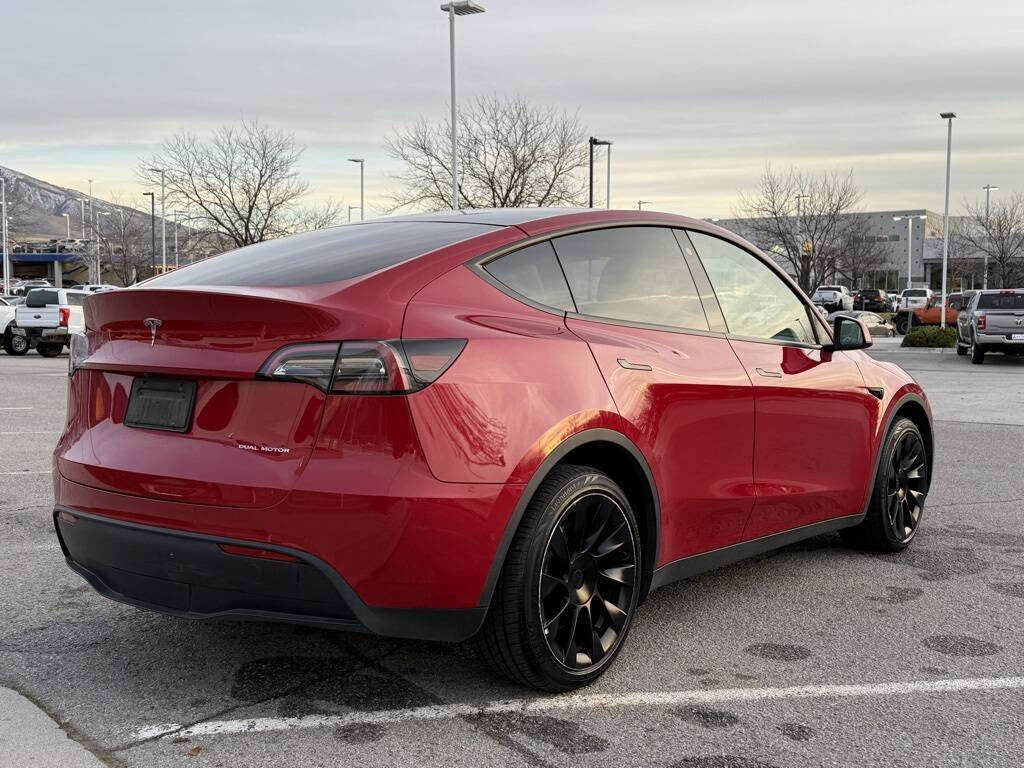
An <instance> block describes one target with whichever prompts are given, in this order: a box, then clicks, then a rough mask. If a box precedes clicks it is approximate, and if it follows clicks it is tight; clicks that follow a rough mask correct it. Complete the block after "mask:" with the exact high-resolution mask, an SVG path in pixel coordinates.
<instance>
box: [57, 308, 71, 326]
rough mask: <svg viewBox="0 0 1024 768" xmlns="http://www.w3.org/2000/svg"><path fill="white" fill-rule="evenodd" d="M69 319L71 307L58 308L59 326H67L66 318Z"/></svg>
mask: <svg viewBox="0 0 1024 768" xmlns="http://www.w3.org/2000/svg"><path fill="white" fill-rule="evenodd" d="M70 319H71V309H70V308H69V307H61V308H60V327H61V328H67V327H68V320H70Z"/></svg>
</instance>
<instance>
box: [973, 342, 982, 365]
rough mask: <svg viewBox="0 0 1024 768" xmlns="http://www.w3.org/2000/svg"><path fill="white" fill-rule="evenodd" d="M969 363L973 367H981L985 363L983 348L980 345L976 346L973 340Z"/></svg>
mask: <svg viewBox="0 0 1024 768" xmlns="http://www.w3.org/2000/svg"><path fill="white" fill-rule="evenodd" d="M970 353H971V362H972V363H974V364H975V365H981V364H982V363H984V362H985V348H984V347H982V346H981V345H980V344H976V343H975V342H974V340H973V339H972V340H971V348H970Z"/></svg>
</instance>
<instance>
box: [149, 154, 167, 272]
mask: <svg viewBox="0 0 1024 768" xmlns="http://www.w3.org/2000/svg"><path fill="white" fill-rule="evenodd" d="M149 170H150V171H152V172H153V173H159V174H160V259H161V269H162V270H163V271H164V272H166V271H167V187H166V185H165V184H164V174H165V173H166V171H165V170H164V169H163V168H150V169H149Z"/></svg>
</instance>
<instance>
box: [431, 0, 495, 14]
mask: <svg viewBox="0 0 1024 768" xmlns="http://www.w3.org/2000/svg"><path fill="white" fill-rule="evenodd" d="M441 10H442V11H444V12H445V13H451V12H454V13H455V15H456V16H471V15H472V14H474V13H483V12H484V11H486V10H487V9H486V8H484V7H483V6H482V5H480V3H474V2H473V0H457V2H454V3H445V4H444V5H442V6H441Z"/></svg>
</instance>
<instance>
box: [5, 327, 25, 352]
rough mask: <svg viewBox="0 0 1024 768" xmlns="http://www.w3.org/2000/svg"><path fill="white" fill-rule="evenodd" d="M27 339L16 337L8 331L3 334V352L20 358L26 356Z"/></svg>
mask: <svg viewBox="0 0 1024 768" xmlns="http://www.w3.org/2000/svg"><path fill="white" fill-rule="evenodd" d="M28 346H29V345H28V338H26V337H25V336H18V335H15V334H13V333H11V332H10V331H8V332H7V333H5V334H4V351H5V352H7V354H8V355H13V356H15V357H20V356H21V355H26V354H28Z"/></svg>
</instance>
